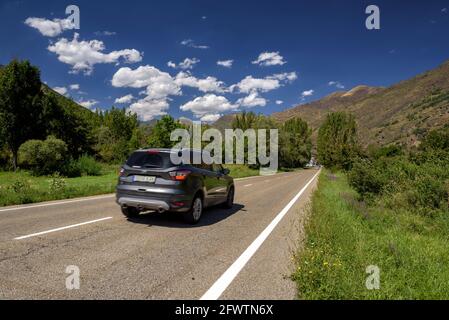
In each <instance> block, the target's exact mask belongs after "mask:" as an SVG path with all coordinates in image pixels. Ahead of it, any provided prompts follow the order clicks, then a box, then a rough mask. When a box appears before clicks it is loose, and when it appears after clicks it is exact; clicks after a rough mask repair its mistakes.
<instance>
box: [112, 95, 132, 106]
mask: <svg viewBox="0 0 449 320" xmlns="http://www.w3.org/2000/svg"><path fill="white" fill-rule="evenodd" d="M133 99H134V96H133V95H132V94H128V95H126V96H123V97H120V98H117V99H115V103H120V104H126V103H130V102H131V101H133Z"/></svg>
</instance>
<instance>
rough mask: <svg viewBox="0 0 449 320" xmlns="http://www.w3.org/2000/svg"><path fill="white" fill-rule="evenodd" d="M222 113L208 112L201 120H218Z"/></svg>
mask: <svg viewBox="0 0 449 320" xmlns="http://www.w3.org/2000/svg"><path fill="white" fill-rule="evenodd" d="M221 116H222V115H221V114H218V113H217V114H208V115H205V116H203V117H201V119H200V120H201V121H202V122H209V123H210V122H215V121H217V120H218V119H220V118H221Z"/></svg>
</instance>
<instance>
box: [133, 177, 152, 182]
mask: <svg viewBox="0 0 449 320" xmlns="http://www.w3.org/2000/svg"><path fill="white" fill-rule="evenodd" d="M133 181H134V182H146V183H154V182H155V181H156V177H152V176H134V179H133Z"/></svg>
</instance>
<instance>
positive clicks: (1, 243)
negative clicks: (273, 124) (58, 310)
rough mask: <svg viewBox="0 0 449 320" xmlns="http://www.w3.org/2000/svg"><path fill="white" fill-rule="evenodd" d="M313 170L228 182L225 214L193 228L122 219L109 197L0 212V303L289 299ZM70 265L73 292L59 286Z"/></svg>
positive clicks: (161, 219) (159, 217)
mask: <svg viewBox="0 0 449 320" xmlns="http://www.w3.org/2000/svg"><path fill="white" fill-rule="evenodd" d="M316 174H317V171H316V170H304V171H300V172H293V173H281V174H278V175H275V176H270V177H264V176H259V177H253V178H248V179H244V180H238V181H236V199H235V206H234V208H233V209H229V210H228V209H221V208H210V209H207V210H206V211H205V213H204V216H203V218H202V220H201V222H200V224H198V225H196V226H191V225H187V224H185V223H184V222H183V220H182V219H181V218H180V217H179V216H177V215H175V214H172V215H167V214H155V213H151V214H145V215H142V216H141V217H139V218H136V219H133V220H128V219H126V218H125V217H124V216H122V214H121V212H120V209H119V207H118V206H117V205H116V204H115V202H114V198H113V196H112V195H106V196H101V197H92V198H88V199H86V198H84V199H78V200H72V201H71V200H68V201H59V202H51V203H44V204H35V205H28V206H18V207H6V208H0V299H200V298H201V297H203V298H206V299H208V298H209V299H211V298H212V299H215V298H219V299H294V298H295V294H296V288H295V284H294V283H293V282H292V281H291V280H290V279H288V276H289V275H290V274H291V272H292V268H293V263H292V255H293V252H294V251H295V250H296V248H297V245H298V244H299V243H300V239H301V236H302V220H303V218H304V215H303V212H304V210H303V209H304V208H305V206H306V203H307V200H308V198H309V195H310V194H311V192H312V190H313V187H314V185H315V183H316V179H315V180H313V181H312V182H310V181H311V179H312V178H313V177H314V176H315V175H316ZM309 182H310V183H309ZM305 186H307V188H304V187H305ZM301 191H302V192H301ZM295 197H296V198H297V199H295ZM295 200H297V201H295ZM281 218H282V219H281ZM277 222H279V223H278V224H276V223H277ZM267 227H268V229H270V227H271V229H270V230H266V228H267ZM264 230H265V232H264ZM270 231H272V232H270ZM255 240H257V241H255ZM242 254H243V255H242ZM72 265H73V266H77V267H79V270H80V288H79V289H78V290H68V289H67V288H66V278H67V277H68V276H69V274H67V273H66V268H67V266H72ZM206 292H207V295H205V294H206Z"/></svg>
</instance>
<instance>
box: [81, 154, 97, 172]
mask: <svg viewBox="0 0 449 320" xmlns="http://www.w3.org/2000/svg"><path fill="white" fill-rule="evenodd" d="M77 164H78V169H79V171H80V172H81V174H82V175H86V176H99V175H101V165H100V164H99V163H98V162H97V161H95V159H94V158H93V157H90V156H88V155H84V156H82V157H80V158H79V159H78V160H77Z"/></svg>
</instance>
